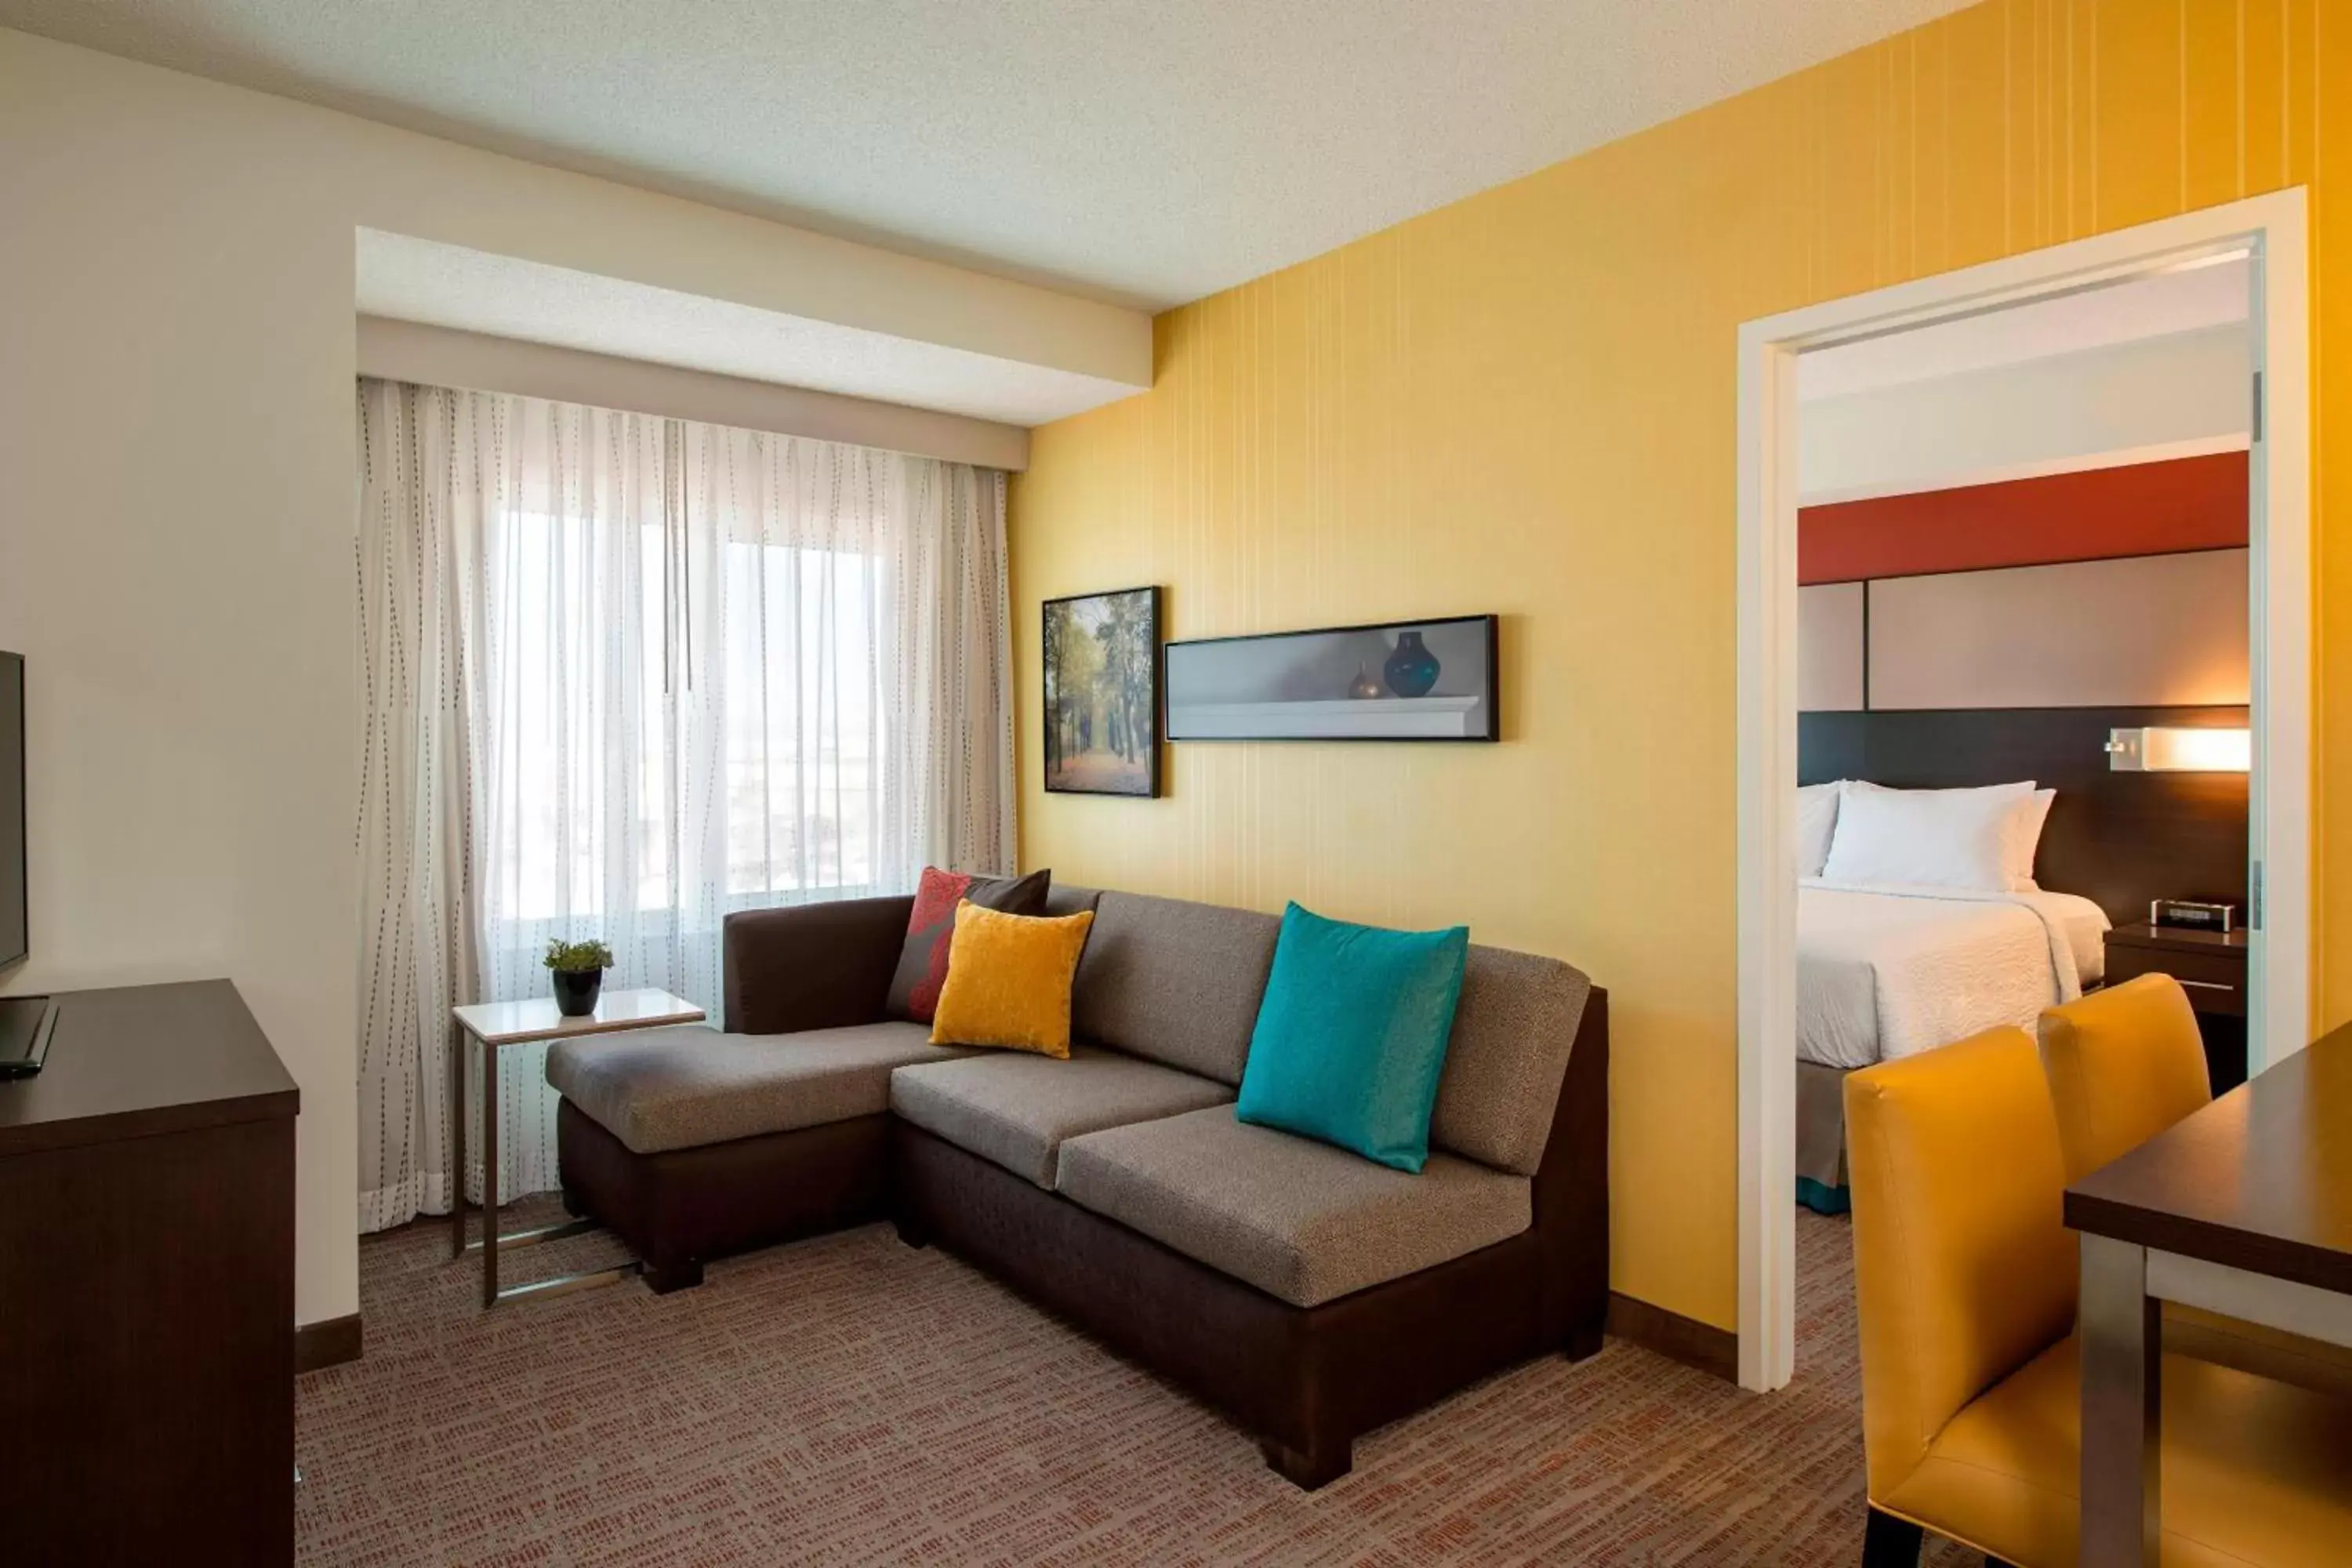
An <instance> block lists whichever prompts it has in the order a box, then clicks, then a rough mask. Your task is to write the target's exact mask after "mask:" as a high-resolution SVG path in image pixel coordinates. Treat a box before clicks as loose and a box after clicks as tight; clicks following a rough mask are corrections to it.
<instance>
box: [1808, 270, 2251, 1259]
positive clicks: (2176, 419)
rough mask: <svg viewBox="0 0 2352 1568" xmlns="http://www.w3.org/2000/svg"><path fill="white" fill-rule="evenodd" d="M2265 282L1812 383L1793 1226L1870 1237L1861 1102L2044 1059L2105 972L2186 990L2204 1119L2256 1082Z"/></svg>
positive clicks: (2090, 307)
mask: <svg viewBox="0 0 2352 1568" xmlns="http://www.w3.org/2000/svg"><path fill="white" fill-rule="evenodd" d="M2250 270H2251V264H2250V260H2249V258H2247V257H2246V256H2244V255H2242V254H2241V255H2234V256H2231V255H2224V256H2221V257H2216V258H2211V259H2210V260H2200V261H2199V262H2197V263H2194V264H2190V265H2186V266H2183V267H2179V268H2172V269H2168V270H2165V271H2161V272H2156V273H2150V274H2147V275H2145V276H2140V277H2133V278H2126V279H2121V280H2119V281H2116V282H2114V283H2111V284H2107V285H2105V286H2102V287H2099V288H2095V289H2084V290H2080V291H2076V292H2071V293H2067V294H2063V295H2060V296H2057V297H2055V298H2049V299H2042V300H2029V301H2026V302H2024V303H2021V304H2016V305H2011V306H2009V307H2007V308H2005V309H2002V310H1993V311H1989V312H1985V313H1982V314H1977V315H1970V316H1965V317H1962V318H1960V319H1958V320H1955V321H1941V322H1937V323H1935V324H1932V325H1928V326H1923V327H1917V328H1914V329H1912V330H1910V331H1902V332H1896V333H1893V334H1890V335H1887V336H1884V337H1877V338H1871V339H1867V340H1865V341H1864V342H1855V343H1846V344H1841V345H1837V346H1834V347H1831V348H1827V349H1822V350H1820V351H1818V352H1816V353H1807V354H1805V355H1803V356H1801V358H1800V359H1799V361H1798V364H1797V392H1798V403H1797V406H1798V428H1797V454H1798V456H1797V480H1798V511H1797V560H1796V578H1797V690H1796V693H1795V704H1796V721H1797V784H1798V789H1797V806H1796V826H1797V877H1798V884H1797V954H1796V962H1797V974H1796V1004H1797V1015H1796V1055H1797V1094H1796V1160H1797V1179H1796V1201H1797V1202H1798V1203H1800V1204H1801V1205H1804V1206H1806V1207H1808V1208H1810V1209H1811V1210H1812V1211H1814V1212H1815V1213H1817V1214H1824V1215H1843V1214H1844V1213H1845V1212H1846V1211H1847V1207H1848V1201H1849V1197H1848V1191H1847V1184H1846V1172H1845V1139H1844V1080H1845V1078H1846V1075H1847V1074H1848V1073H1850V1072H1852V1071H1853V1070H1855V1069H1857V1068H1865V1067H1869V1066H1871V1065H1872V1064H1873V1063H1875V1062H1879V1061H1885V1060H1893V1059H1896V1058H1902V1057H1907V1056H1913V1055H1916V1054H1918V1053H1919V1052H1922V1051H1926V1050H1932V1049H1934V1048H1936V1047H1939V1046H1944V1045H1948V1044H1950V1043H1951V1042H1953V1041H1956V1040H1960V1039H1964V1038H1967V1037H1969V1036H1971V1035H1974V1034H1977V1033H1979V1032H1980V1031H1981V1030H1984V1029H1987V1028H1990V1027H1993V1026H1997V1025H2005V1024H2006V1025H2018V1026H2024V1027H2026V1028H2028V1029H2031V1028H2032V1026H2033V1024H2034V1021H2035V1019H2036V1017H2037V1016H2038V1015H2039V1014H2040V1012H2041V1010H2042V1008H2044V1007H2047V1006H2051V1005H2060V1004H2063V1003H2067V1002H2072V1001H2074V999H2075V998H2077V997H2078V996H2080V995H2081V994H2083V993H2084V991H2086V990H2091V989H2095V988H2096V987H2098V986H2099V985H2100V984H2102V983H2103V981H2104V979H2105V973H2106V969H2107V963H2108V955H2109V949H2110V945H2111V944H2112V945H2113V946H2114V950H2115V956H2116V961H2117V965H2118V967H2119V968H2122V969H2130V968H2133V967H2134V966H2135V963H2136V962H2137V958H2138V955H2140V954H2141V953H2143V952H2145V953H2150V954H2155V955H2156V957H2155V960H2154V962H2156V963H2170V966H2171V967H2173V968H2178V969H2180V970H2181V971H2183V972H2184V973H2189V972H2191V971H2193V973H2190V975H2189V981H2188V982H2185V983H2184V984H2193V985H2194V986H2195V987H2196V988H2195V989H2194V990H2193V991H2191V993H2190V994H2191V997H2192V999H2193V1000H2194V1001H2195V1002H2197V1003H2198V1004H2199V1005H2200V1014H2201V1018H2200V1021H2201V1022H2202V1024H2203V1025H2204V1032H2205V1043H2206V1048H2207V1054H2208V1057H2209V1058H2210V1068H2211V1078H2212V1081H2213V1087H2214V1089H2215V1091H2216V1092H2220V1091H2221V1090H2223V1089H2230V1088H2234V1087H2235V1086H2236V1085H2237V1084H2239V1083H2241V1082H2243V1081H2244V1079H2245V1076H2246V1035H2245V994H2244V988H2243V985H2242V972H2243V960H2244V952H2243V942H2244V930H2243V915H2244V912H2245V910H2246V909H2247V905H2248V902H2249V898H2250V887H2251V879H2250V874H2249V872H2250V859H2249V856H2248V852H2247V823H2248V814H2247V795H2248V784H2249V773H2248V755H2247V748H2246V746H2245V740H2246V736H2247V732H2248V707H2249V704H2250V702H2251V700H2252V696H2251V677H2250V645H2249V641H2248V581H2247V566H2248V558H2249V552H2248V545H2247V521H2248V511H2249V506H2250V500H2251V490H2250V485H2249V472H2248V465H2249V460H2250V447H2251V446H2252V416H2251V409H2252V399H2251V397H2250V396H2249V395H2248V388H2249V387H2250V386H2251V384H2252V366H2253V343H2252V324H2251V303H2252V301H2251V289H2250ZM2150 733H2154V734H2155V735H2157V736H2158V743H2157V744H2156V745H2154V746H2151V745H2149V744H2148V743H2147V741H2146V737H2147V735H2148V734H2150ZM2167 737H2171V738H2170V739H2167ZM2151 763H2153V764H2154V765H2153V766H2151ZM2158 917H2160V918H2162V919H2164V920H2166V921H2168V922H2169V921H2175V920H2180V921H2186V920H2192V919H2198V920H2210V921H2212V922H2213V923H2214V925H2215V926H2216V927H2217V928H2219V929H2217V930H2216V931H2213V932H2211V933H2210V935H2211V937H2213V938H2215V939H2218V940H2213V941H2206V940H2204V938H2203V937H2201V936H2200V937H2195V938H2192V937H2179V938H2175V937H2174V936H2173V935H2172V933H2173V931H2175V930H2177V929H2179V928H2176V927H2175V926H2173V925H2171V924H2169V923H2168V924H2166V925H2164V926H2160V927H2158V926H2151V925H2150V924H2149V922H2150V921H2151V919H2152V918H2158ZM2168 941H2169V942H2173V943H2174V945H2175V946H2176V947H2177V948H2178V949H2179V955H2178V956H2179V959H2180V960H2181V962H2178V963H2171V961H2170V960H2168V958H2166V957H2165V956H2164V955H2163V954H2162V953H2161V952H2159V949H2160V948H2161V947H2162V945H2163V944H2164V943H2165V942H2168ZM2233 965H2234V966H2235V973H2234V974H2233V973H2231V968H2232V966H2233ZM2232 981H2235V982H2236V983H2234V984H2232V983H2231V982H2232Z"/></svg>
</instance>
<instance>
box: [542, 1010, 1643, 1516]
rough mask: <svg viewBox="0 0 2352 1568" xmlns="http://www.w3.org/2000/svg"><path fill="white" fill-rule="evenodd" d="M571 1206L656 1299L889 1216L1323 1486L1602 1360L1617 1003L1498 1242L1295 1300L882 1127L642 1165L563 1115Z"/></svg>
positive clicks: (923, 1138) (1585, 1056) (905, 1127)
mask: <svg viewBox="0 0 2352 1568" xmlns="http://www.w3.org/2000/svg"><path fill="white" fill-rule="evenodd" d="M556 1145H557V1152H558V1170H559V1173H560V1175H561V1178H562V1184H563V1192H564V1201H565V1203H566V1205H568V1206H570V1207H571V1208H572V1211H573V1212H574V1213H584V1214H587V1215H593V1216H594V1217H595V1218H596V1219H598V1220H599V1221H601V1222H602V1223H604V1225H606V1226H610V1227H611V1228H612V1229H613V1230H614V1231H615V1232H617V1233H618V1234H619V1235H620V1237H621V1238H622V1239H623V1240H624V1241H625V1242H627V1243H628V1245H629V1246H630V1247H631V1248H632V1249H633V1250H635V1253H636V1255H637V1256H638V1257H639V1258H642V1259H643V1260H644V1261H645V1264H646V1283H647V1285H648V1286H650V1287H651V1288H652V1289H654V1290H656V1292H662V1291H667V1290H671V1289H681V1288H684V1287H687V1286H690V1285H694V1284H698V1283H699V1282H700V1280H701V1278H702V1265H703V1264H704V1263H705V1262H706V1261H708V1260H709V1259H711V1258H720V1257H724V1256H726V1255H727V1254H729V1253H733V1252H741V1251H746V1250H749V1249H750V1248H752V1247H765V1246H769V1245H771V1244H772V1243H775V1242H780V1241H788V1240H792V1239H793V1238H794V1237H802V1236H808V1235H812V1234H814V1233H816V1232H819V1231H826V1230H835V1229H841V1228H844V1227H846V1226H855V1225H863V1224H867V1223H869V1222H871V1221H874V1220H877V1219H881V1218H884V1217H886V1216H887V1217H891V1218H894V1219H895V1220H896V1221H897V1223H898V1233H899V1235H900V1237H902V1238H904V1239H905V1240H906V1241H908V1243H909V1244H911V1245H914V1246H924V1245H927V1244H929V1242H931V1241H933V1240H935V1239H936V1240H937V1241H939V1242H940V1244H941V1245H942V1246H944V1247H946V1248H947V1249H948V1250H950V1251H951V1252H953V1253H955V1254H956V1255H957V1256H959V1257H961V1258H965V1259H967V1260H969V1261H971V1262H972V1263H974V1264H977V1265H979V1266H980V1267H981V1268H985V1269H987V1270H988V1271H989V1272H990V1273H992V1274H994V1275H996V1276H997V1277H998V1278H1000V1279H1003V1280H1004V1281H1005V1282H1006V1283H1008V1284H1010V1285H1011V1286H1013V1289H1017V1290H1019V1291H1021V1292H1022V1293H1023V1294H1024V1295H1025V1296H1027V1297H1028V1298H1030V1299H1031V1300H1034V1301H1036V1302H1037V1303H1038V1304H1040V1305H1042V1306H1044V1307H1045V1308H1046V1309H1047V1310H1052V1311H1054V1312H1056V1313H1058V1314H1060V1315H1061V1316H1063V1317H1064V1318H1066V1319H1068V1320H1069V1321H1072V1322H1074V1323H1076V1324H1077V1325H1079V1326H1080V1327H1082V1328H1084V1329H1086V1330H1087V1331H1090V1332H1092V1333H1094V1334H1095V1335H1097V1337H1099V1338H1101V1339H1102V1340H1104V1341H1105V1342H1108V1343H1109V1344H1110V1345H1112V1346H1113V1347H1114V1348H1116V1349H1118V1350H1119V1351H1121V1352H1125V1353H1126V1354H1128V1355H1130V1356H1132V1357H1134V1358H1135V1359H1136V1360H1138V1361H1140V1362H1142V1363H1145V1364H1146V1365H1149V1366H1150V1367H1152V1368H1153V1369H1154V1370H1156V1371H1158V1372H1160V1373H1163V1374H1164V1375H1166V1376H1167V1377H1169V1378H1171V1379H1172V1380H1173V1381H1175V1382H1177V1383H1179V1384H1182V1385H1184V1386H1185V1387H1187V1388H1189V1389H1191V1390H1192V1391H1193V1392H1194V1393H1195V1394H1198V1395H1200V1396H1201V1397H1202V1399H1204V1400H1206V1401H1207V1402H1208V1403H1209V1404H1211V1405H1215V1406H1216V1407H1218V1408H1219V1409H1221V1410H1223V1412H1224V1413H1225V1414H1226V1415H1228V1416H1229V1417H1230V1418H1232V1419H1233V1420H1234V1422H1236V1423H1237V1424H1238V1425H1240V1426H1243V1427H1244V1428H1245V1429H1246V1430H1248V1431H1249V1432H1251V1433H1252V1434H1253V1435H1255V1436H1256V1437H1257V1438H1258V1442H1259V1447H1260V1449H1261V1451H1262V1452H1263V1453H1264V1454H1265V1460H1266V1463H1267V1464H1268V1465H1270V1466H1272V1467H1273V1468H1274V1469H1275V1470H1276V1471H1277V1472H1278V1473H1279V1474H1281V1475H1282V1476H1283V1477H1284V1478H1286V1479H1288V1480H1290V1481H1292V1482H1294V1483H1295V1484H1297V1485H1298V1486H1300V1487H1304V1488H1307V1489H1313V1488H1316V1487H1320V1486H1323V1485H1325V1484H1326V1483H1328V1482H1330V1481H1333V1480H1336V1479H1339V1477H1341V1476H1343V1475H1345V1474H1347V1473H1348V1469H1349V1464H1350V1462H1351V1459H1352V1453H1353V1447H1354V1443H1355V1439H1356V1438H1357V1437H1359V1436H1361V1435H1363V1434H1364V1433H1366V1432H1369V1431H1371V1430H1372V1429H1373V1428H1375V1427H1378V1426H1383V1425H1385V1424H1387V1423H1388V1422H1391V1421H1393V1420H1396V1419H1398V1418H1399V1417H1401V1416H1403V1415H1411V1414H1412V1412H1414V1411H1416V1410H1420V1409H1423V1408H1424V1407H1426V1406H1428V1405H1433V1404H1434V1403H1436V1402H1437V1401H1438V1400H1440V1399H1443V1398H1444V1397H1446V1396H1447V1395H1448V1394H1454V1393H1455V1392H1457V1391H1458V1390H1460V1389H1462V1388H1465V1387H1466V1386H1468V1385H1469V1384H1473V1383H1475V1382H1477V1381H1478V1380H1479V1379H1481V1378H1484V1377H1487V1376H1491V1375H1493V1374H1494V1373H1497V1372H1500V1371H1503V1370H1504V1369H1506V1368H1507V1367H1510V1366H1512V1365H1514V1364H1516V1363H1519V1362H1522V1361H1526V1360H1528V1359H1531V1358H1532V1357H1535V1356H1538V1355H1541V1354H1547V1353H1550V1352H1560V1353H1563V1354H1565V1355H1567V1356H1568V1357H1569V1358H1570V1360H1573V1361H1580V1360H1582V1359H1584V1358H1585V1357H1587V1356H1589V1355H1591V1354H1594V1353H1595V1352H1598V1351H1599V1350H1600V1349H1601V1330H1602V1325H1603V1323H1604V1322H1605V1321H1606V1320H1607V1317H1608V1310H1609V998H1608V994H1607V993H1606V992H1605V991H1602V990H1601V989H1600V988H1599V987H1595V988H1594V989H1593V992H1592V994H1591V999H1590V1000H1589V1001H1588V1002H1587V1004H1586V1005H1585V1009H1584V1016H1583V1019H1582V1021H1581V1022H1580V1026H1579V1027H1578V1030H1577V1037H1576V1042H1575V1045H1574V1047H1573V1049H1572V1050H1571V1051H1570V1057H1569V1062H1568V1071H1567V1075H1566V1080H1565V1081H1564V1082H1563V1083H1562V1085H1561V1086H1560V1093H1559V1100H1558V1102H1557V1104H1556V1106H1555V1108H1554V1110H1553V1115H1552V1128H1551V1136H1550V1139H1549V1142H1547V1144H1546V1146H1545V1149H1544V1155H1543V1161H1542V1164H1541V1166H1540V1168H1539V1169H1538V1171H1537V1173H1536V1176H1535V1190H1534V1209H1535V1215H1534V1220H1535V1223H1534V1226H1533V1227H1532V1228H1531V1229H1529V1230H1528V1231H1525V1232H1523V1233H1522V1234H1520V1235H1518V1236H1515V1237H1511V1238H1510V1239H1509V1240H1507V1241H1502V1242H1498V1243H1496V1245H1494V1246H1492V1247H1484V1248H1482V1249H1480V1250H1479V1251H1476V1252H1474V1253H1471V1254H1469V1255H1468V1256H1466V1257H1463V1258H1455V1259H1454V1260H1453V1261H1452V1262H1449V1263H1444V1264H1440V1265H1439V1266H1437V1267H1436V1268H1429V1269H1424V1270H1423V1271H1421V1272H1420V1273H1417V1274H1412V1275H1408V1276H1406V1277H1405V1278H1403V1279H1395V1280H1391V1281H1390V1282H1388V1283H1387V1284H1384V1285H1376V1286H1373V1287H1372V1288H1370V1289H1365V1290H1360V1291H1357V1292H1356V1293H1355V1294H1353V1295H1350V1296H1343V1297H1341V1298H1339V1300H1335V1301H1328V1302H1325V1303H1324V1304H1323V1305H1321V1306H1318V1307H1309V1308H1301V1307H1295V1306H1292V1305H1291V1304H1290V1303H1288V1302H1286V1301H1283V1300H1277V1299H1276V1298H1275V1297H1272V1296H1269V1295H1267V1294H1265V1292H1264V1291H1262V1290H1259V1289H1257V1288H1255V1286H1252V1285H1246V1284H1244V1283H1243V1282H1242V1281H1240V1280H1238V1279H1234V1278H1232V1277H1231V1276H1229V1275H1226V1274H1222V1273H1219V1272H1218V1271H1216V1270H1215V1269H1213V1268H1208V1267H1206V1266H1205V1265H1202V1264H1200V1263H1196V1262H1194V1261H1193V1260H1192V1258H1187V1257H1185V1256H1183V1255H1182V1254H1181V1253H1178V1252H1176V1251H1173V1250H1172V1249H1171V1248H1169V1247H1163V1246H1161V1245H1160V1243H1159V1242H1156V1241H1153V1240H1151V1239H1150V1237H1145V1236H1143V1235H1141V1234H1139V1233H1138V1232H1136V1231H1133V1230H1130V1229H1129V1228H1128V1227H1127V1226H1123V1225H1120V1224H1118V1222H1117V1221H1114V1220H1109V1219H1105V1218H1104V1217H1102V1216H1101V1215H1097V1214H1094V1213H1092V1212H1090V1211H1088V1210H1087V1209H1083V1208H1080V1207H1079V1206H1078V1205H1076V1204H1074V1203H1072V1202H1070V1201H1069V1200H1068V1199H1066V1198H1064V1197H1061V1196H1059V1195H1057V1194H1053V1193H1049V1192H1046V1191H1045V1190H1044V1189H1043V1188H1041V1187H1038V1186H1037V1185H1036V1184H1034V1183H1032V1182H1030V1181H1028V1180H1026V1179H1025V1178H1023V1177H1020V1176H1016V1175H1014V1174H1013V1173H1011V1172H1009V1171H1007V1170H1005V1169H1003V1167H1002V1166H999V1165H996V1164H993V1163H990V1162H988V1161H986V1160H983V1159H981V1158H980V1157H979V1156H977V1155H974V1154H971V1153H967V1152H965V1151H963V1150H962V1149H960V1148H958V1147H956V1146H955V1145H954V1144H951V1143H949V1142H945V1141H944V1140H942V1139H940V1138H937V1137H934V1136H933V1135H932V1134H930V1133H929V1132H925V1131H922V1130H921V1129H919V1128H917V1127H915V1126H913V1125H911V1124H909V1123H907V1122H903V1121H898V1119H896V1118H895V1117H892V1116H890V1115H888V1114H887V1113H883V1114H877V1115H872V1116H863V1117H858V1118H856V1119H855V1120H853V1121H842V1122H836V1123H834V1124H833V1125H831V1126H826V1127H813V1128H807V1129H804V1130H802V1131H793V1132H776V1133H769V1134H765V1135H763V1136H761V1137H756V1138H741V1139H737V1140H735V1141H733V1142H727V1143H715V1144H710V1145H708V1146H706V1147H703V1148H699V1149H680V1150H674V1151H671V1152H665V1153H658V1154H638V1153H635V1152H632V1151H631V1150H630V1149H629V1148H628V1147H627V1146H626V1145H625V1144H624V1143H622V1142H620V1140H619V1139H617V1138H614V1136H613V1135H612V1134H611V1133H609V1132H607V1131H605V1130H604V1128H603V1127H602V1126H600V1125H598V1124H597V1123H596V1122H595V1121H593V1120H591V1119H590V1118H589V1117H588V1116H587V1115H585V1114H584V1113H583V1112H582V1111H580V1110H578V1109H576V1108H575V1107H573V1106H572V1103H571V1102H570V1101H568V1100H567V1101H565V1102H564V1103H563V1104H562V1107H561V1108H560V1109H559V1110H558V1112H557V1116H556Z"/></svg>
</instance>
